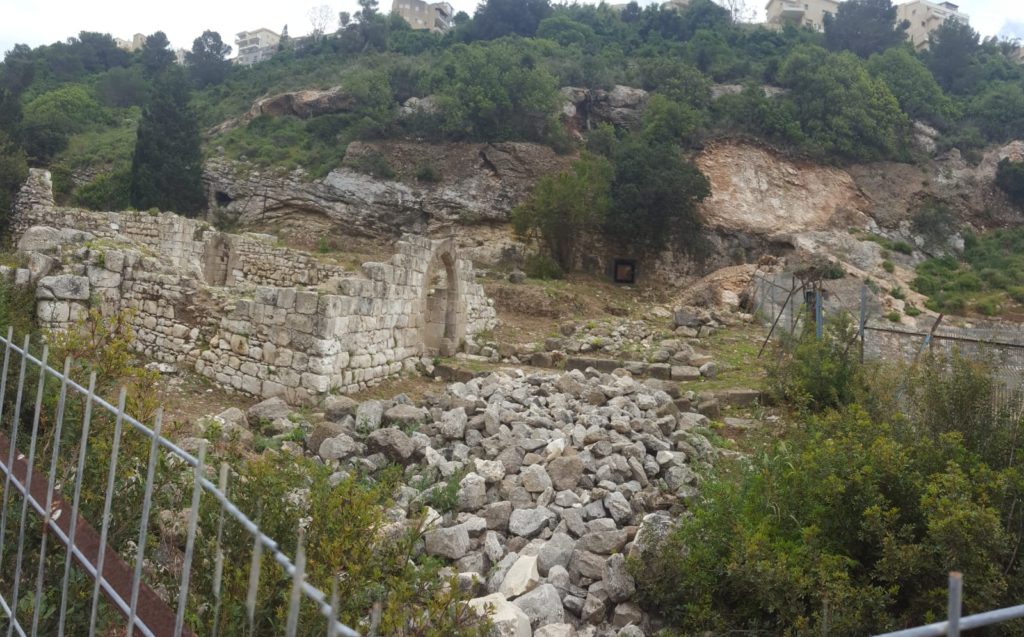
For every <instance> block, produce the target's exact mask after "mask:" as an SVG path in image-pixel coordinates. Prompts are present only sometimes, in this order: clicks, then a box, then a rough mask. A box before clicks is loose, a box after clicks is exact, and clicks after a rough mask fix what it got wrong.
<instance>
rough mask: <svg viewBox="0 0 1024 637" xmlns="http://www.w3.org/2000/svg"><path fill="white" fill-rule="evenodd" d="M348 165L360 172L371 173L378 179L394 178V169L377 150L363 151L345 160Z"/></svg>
mask: <svg viewBox="0 0 1024 637" xmlns="http://www.w3.org/2000/svg"><path fill="white" fill-rule="evenodd" d="M347 163H348V165H349V166H351V167H352V168H353V169H354V170H358V171H359V172H361V173H365V174H367V175H372V176H374V177H377V178H379V179H394V178H395V169H394V168H392V167H391V164H389V163H388V160H387V158H386V157H384V155H381V154H380V153H378V152H368V153H363V154H361V155H359V156H357V157H355V158H353V159H351V160H348V161H347Z"/></svg>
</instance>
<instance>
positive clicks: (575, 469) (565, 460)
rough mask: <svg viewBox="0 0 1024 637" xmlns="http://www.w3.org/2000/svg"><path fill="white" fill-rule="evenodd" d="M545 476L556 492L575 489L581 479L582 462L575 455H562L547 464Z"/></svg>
mask: <svg viewBox="0 0 1024 637" xmlns="http://www.w3.org/2000/svg"><path fill="white" fill-rule="evenodd" d="M547 474H548V475H549V476H550V477H551V485H552V486H553V487H554V488H555V489H556V490H558V491H564V490H566V489H575V488H576V485H577V484H578V483H579V481H580V478H581V477H583V460H582V459H580V457H579V456H577V455H562V456H559V457H557V458H555V459H554V460H552V461H551V462H549V463H548V467H547Z"/></svg>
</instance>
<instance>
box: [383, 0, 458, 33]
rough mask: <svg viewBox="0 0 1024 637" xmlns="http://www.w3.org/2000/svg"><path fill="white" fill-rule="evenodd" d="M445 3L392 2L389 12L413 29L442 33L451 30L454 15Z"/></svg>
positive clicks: (408, 0) (410, 0)
mask: <svg viewBox="0 0 1024 637" xmlns="http://www.w3.org/2000/svg"><path fill="white" fill-rule="evenodd" d="M453 11H454V10H453V9H452V5H450V4H449V3H447V2H425V1H424V0H394V2H393V3H392V4H391V12H392V13H397V14H398V15H400V16H401V17H402V19H403V20H405V21H406V22H408V23H409V26H411V27H412V28H414V29H426V30H430V31H433V32H435V33H444V32H445V31H447V30H448V29H451V28H452V26H453V24H454V22H453V19H454V17H455V14H454V13H453Z"/></svg>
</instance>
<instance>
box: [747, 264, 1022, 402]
mask: <svg viewBox="0 0 1024 637" xmlns="http://www.w3.org/2000/svg"><path fill="white" fill-rule="evenodd" d="M751 302H752V306H753V309H754V311H755V313H756V314H759V315H760V316H761V317H762V319H763V320H764V321H766V322H767V323H768V324H769V325H770V326H771V327H770V329H771V332H770V334H769V339H773V338H774V339H778V338H781V337H783V336H784V335H789V336H792V335H796V334H799V333H801V331H802V330H803V329H805V326H806V325H808V324H812V323H813V324H815V328H816V331H818V332H819V333H820V331H821V329H822V323H823V322H824V321H825V320H826V319H827V318H828V316H829V315H834V314H837V313H847V314H848V315H850V316H851V317H852V318H853V319H854V320H855V321H857V337H858V340H859V346H860V348H861V351H862V357H863V358H864V359H869V360H870V359H875V360H878V359H886V360H902V361H905V362H912V361H913V360H914V359H915V358H917V357H918V356H920V355H921V354H922V353H924V352H925V351H932V352H936V353H938V352H943V353H945V354H952V353H953V351H954V350H955V351H956V352H957V353H958V354H959V355H961V356H964V357H966V358H969V359H974V360H979V361H984V362H986V363H988V364H991V365H993V367H994V368H995V369H996V371H997V376H998V377H999V378H1001V379H1002V380H1003V381H1004V382H1005V383H1006V385H1008V386H1011V387H1021V386H1022V384H1024V332H1021V331H1020V330H1018V329H1011V328H1005V327H999V326H984V327H982V326H975V327H969V328H967V327H956V326H954V325H951V324H950V323H949V321H948V320H947V319H945V317H941V316H940V317H938V319H936V318H935V317H925V316H921V317H920V319H917V320H916V321H915V323H916V325H915V326H909V325H905V324H904V323H902V322H894V321H892V320H890V319H889V317H888V316H886V315H884V313H883V306H882V304H881V302H880V301H879V300H878V298H877V295H876V294H875V292H874V291H873V290H872V289H871V288H870V287H869V286H867V285H865V284H864V283H862V282H860V281H857V280H855V279H850V278H847V279H841V280H837V281H824V282H822V286H821V287H820V288H816V289H809V288H808V287H806V286H805V285H804V283H803V282H801V281H800V280H799V279H797V278H796V277H795V276H793V275H792V274H788V273H781V274H776V275H773V276H766V275H763V274H761V273H758V274H757V275H755V278H754V282H753V286H752V298H751Z"/></svg>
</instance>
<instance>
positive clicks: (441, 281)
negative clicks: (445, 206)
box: [423, 251, 462, 356]
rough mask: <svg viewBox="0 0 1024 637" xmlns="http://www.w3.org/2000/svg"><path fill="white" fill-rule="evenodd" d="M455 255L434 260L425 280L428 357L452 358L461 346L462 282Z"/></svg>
mask: <svg viewBox="0 0 1024 637" xmlns="http://www.w3.org/2000/svg"><path fill="white" fill-rule="evenodd" d="M456 272H457V270H456V267H455V258H454V256H453V255H452V253H451V252H448V251H444V252H439V253H438V254H437V256H435V257H434V258H433V259H431V262H430V266H429V267H428V268H427V272H426V278H425V279H424V285H423V287H424V293H425V295H426V299H425V307H424V317H423V345H424V348H425V350H426V352H427V353H428V354H432V355H437V356H451V355H453V354H455V352H456V351H457V350H458V348H459V345H461V341H462V334H461V333H460V332H461V331H460V329H459V317H460V315H461V312H460V311H459V302H460V295H459V280H458V276H457V274H456Z"/></svg>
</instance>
